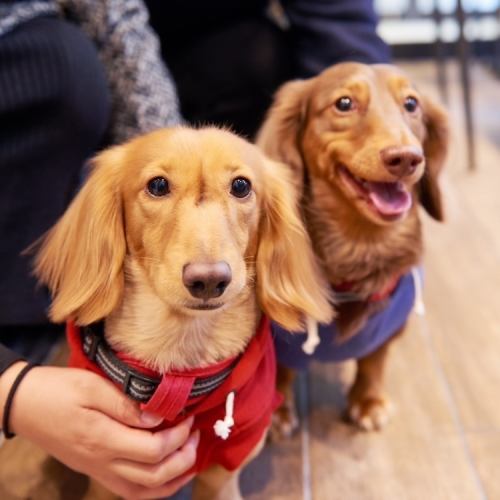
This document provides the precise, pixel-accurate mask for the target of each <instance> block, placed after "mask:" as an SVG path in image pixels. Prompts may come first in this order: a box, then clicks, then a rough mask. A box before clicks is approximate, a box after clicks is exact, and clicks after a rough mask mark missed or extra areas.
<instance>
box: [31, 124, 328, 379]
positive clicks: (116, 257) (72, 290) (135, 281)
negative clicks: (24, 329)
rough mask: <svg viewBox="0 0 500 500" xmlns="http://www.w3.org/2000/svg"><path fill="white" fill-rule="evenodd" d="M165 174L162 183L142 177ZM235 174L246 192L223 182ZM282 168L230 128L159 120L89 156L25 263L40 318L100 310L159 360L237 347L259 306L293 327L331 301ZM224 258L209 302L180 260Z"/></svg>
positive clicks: (97, 315)
mask: <svg viewBox="0 0 500 500" xmlns="http://www.w3.org/2000/svg"><path fill="white" fill-rule="evenodd" d="M157 176H164V177H166V178H167V179H168V181H169V184H170V193H169V194H168V195H167V196H165V197H162V198H154V197H152V196H150V195H149V194H148V193H147V192H146V190H145V186H146V184H147V182H148V181H149V180H150V179H152V178H154V177H157ZM238 176H243V177H246V178H248V179H249V180H250V181H251V183H252V189H253V192H252V193H251V195H250V196H248V197H247V198H245V199H238V198H235V197H234V196H231V194H230V184H231V180H232V179H234V178H235V177H238ZM288 178H289V174H288V172H287V169H286V168H285V167H283V166H281V165H279V164H278V163H275V162H271V161H269V160H267V159H266V158H265V157H264V156H263V155H262V154H261V153H260V152H259V151H258V150H257V148H255V147H254V146H252V145H250V144H248V143H247V142H246V141H244V140H243V139H240V138H238V137H236V136H234V135H233V134H231V133H229V132H227V131H222V130H218V129H215V128H207V129H202V130H193V129H189V128H180V127H179V128H175V129H165V130H159V131H156V132H153V133H150V134H148V135H145V136H143V137H140V138H137V139H135V140H133V141H131V142H129V143H127V144H125V145H123V146H118V147H114V148H112V149H110V150H107V151H105V152H103V153H102V154H100V155H99V156H97V158H96V159H95V161H94V169H93V171H92V173H91V175H90V177H89V179H88V180H87V182H86V183H85V185H84V186H83V188H82V189H81V191H80V192H79V194H78V195H77V196H76V198H75V199H74V201H73V202H72V204H71V205H70V207H69V208H68V210H67V212H66V213H65V214H64V216H63V217H62V218H61V219H60V221H59V222H58V223H57V224H56V226H55V227H54V228H53V229H52V230H51V231H50V232H49V233H48V234H47V236H46V237H45V238H44V240H43V243H42V246H41V249H40V252H39V254H38V256H37V259H36V274H37V276H38V277H39V278H40V280H41V281H42V282H43V283H46V284H47V285H48V286H49V288H50V289H51V290H52V292H53V304H52V308H51V311H50V314H51V318H52V319H53V320H54V321H56V322H60V321H65V320H67V319H69V318H72V319H73V320H75V321H76V323H77V324H79V325H86V324H89V323H92V322H94V321H97V320H100V319H103V318H106V337H107V339H108V341H109V342H110V344H111V345H112V346H113V347H115V348H117V349H120V350H123V351H125V352H127V353H129V354H130V355H132V356H134V357H135V358H138V359H140V360H141V361H143V362H145V363H146V364H147V365H149V366H151V367H152V368H154V369H156V370H159V371H165V370H169V369H184V368H191V367H200V366H203V365H207V364H210V363H214V362H217V361H220V360H221V359H225V358H227V357H230V356H234V355H236V354H238V353H240V352H241V351H242V350H243V349H244V347H245V345H246V344H247V343H248V341H249V339H250V337H251V336H252V335H253V333H254V332H255V329H256V325H257V322H258V320H259V315H260V314H259V310H260V308H262V309H263V310H264V312H266V313H267V314H268V315H269V317H270V318H272V319H273V320H275V321H277V322H279V323H281V324H282V325H284V326H285V327H286V328H289V329H291V330H298V329H300V328H301V326H302V323H303V318H304V315H309V316H311V317H313V318H316V319H317V320H319V321H327V320H328V319H329V318H330V316H331V312H330V307H329V303H328V296H327V293H326V292H325V288H324V287H322V286H321V285H320V284H321V279H320V273H319V271H318V269H317V266H316V264H315V262H314V256H313V254H312V251H311V250H310V243H309V239H308V237H307V234H306V232H305V230H304V228H303V225H302V222H301V219H300V216H299V212H298V208H297V195H296V193H295V191H294V190H293V189H292V188H291V187H290V182H289V181H288ZM217 261H226V262H227V263H228V264H229V266H230V268H231V270H232V281H231V283H230V284H229V286H228V287H227V289H226V290H225V292H224V294H223V295H222V296H221V297H220V299H217V302H220V303H221V304H220V305H221V307H220V308H218V309H216V310H213V311H207V310H203V311H199V310H193V309H191V308H190V306H191V305H192V303H193V302H196V299H194V298H193V297H192V296H191V295H190V294H189V293H188V290H187V289H186V288H185V287H184V285H183V283H182V270H183V267H184V266H185V265H186V264H188V263H190V262H217Z"/></svg>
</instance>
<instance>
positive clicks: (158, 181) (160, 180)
mask: <svg viewBox="0 0 500 500" xmlns="http://www.w3.org/2000/svg"><path fill="white" fill-rule="evenodd" d="M147 190H148V193H149V194H150V195H152V196H156V197H159V196H165V195H166V194H168V193H169V192H170V186H169V185H168V181H167V179H165V177H155V178H154V179H151V180H150V181H149V182H148V185H147Z"/></svg>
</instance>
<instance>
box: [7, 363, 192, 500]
mask: <svg viewBox="0 0 500 500" xmlns="http://www.w3.org/2000/svg"><path fill="white" fill-rule="evenodd" d="M24 365H25V362H23V361H20V362H17V363H14V364H13V365H11V367H10V368H9V369H7V370H6V371H5V372H4V374H3V375H2V376H1V377H0V412H1V413H3V409H4V405H5V400H6V398H7V394H8V392H9V389H10V387H11V386H12V384H13V382H14V380H15V378H16V377H17V375H18V374H19V372H20V371H21V370H22V369H23V367H24ZM1 413H0V417H2V416H3V415H2V414H1ZM158 423H159V420H158V418H156V417H153V416H152V415H144V414H142V413H141V412H140V410H139V408H138V406H137V405H136V404H135V403H133V402H132V401H131V400H130V399H128V398H127V397H126V396H125V395H124V394H122V393H120V391H119V390H118V389H117V388H116V387H114V386H113V385H112V384H111V383H110V382H109V381H107V380H105V379H103V378H101V377H99V376H98V375H95V374H93V373H90V372H87V371H83V370H79V369H74V368H55V367H35V368H33V369H32V370H31V371H29V372H28V373H27V375H26V376H25V377H24V378H23V379H22V381H21V383H20V385H19V387H18V389H17V391H16V393H15V395H14V399H13V405H12V408H11V412H10V418H9V429H10V430H11V431H12V432H14V433H16V434H18V435H19V436H22V437H24V438H26V439H28V440H30V441H32V442H33V443H35V444H37V445H38V446H40V447H41V448H43V449H44V450H46V451H47V452H48V453H49V454H51V455H53V456H54V457H55V458H57V459H58V460H60V461H61V462H63V463H65V464H66V465H68V466H69V467H71V468H72V469H75V470H77V471H79V472H83V473H85V474H87V475H89V476H91V477H93V478H95V479H97V481H98V482H100V483H102V484H103V485H104V486H106V487H107V488H108V489H110V490H111V491H113V492H114V493H116V494H119V495H121V496H123V497H125V498H129V497H133V498H158V497H162V496H166V495H170V494H172V493H174V492H175V491H177V490H178V489H179V488H180V487H181V486H182V485H183V484H184V483H186V482H187V481H188V480H189V479H190V476H187V475H186V472H187V471H189V470H190V469H191V467H192V466H193V464H194V461H195V457H196V446H197V440H198V434H197V433H194V434H191V435H190V427H191V423H192V421H190V420H187V421H184V422H183V423H181V424H179V425H178V426H177V427H174V428H171V429H166V430H163V431H159V432H151V431H149V430H148V428H153V427H155V426H157V425H158Z"/></svg>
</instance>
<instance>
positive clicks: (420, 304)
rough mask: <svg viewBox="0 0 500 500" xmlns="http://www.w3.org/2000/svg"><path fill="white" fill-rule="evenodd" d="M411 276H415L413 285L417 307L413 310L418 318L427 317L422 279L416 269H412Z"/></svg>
mask: <svg viewBox="0 0 500 500" xmlns="http://www.w3.org/2000/svg"><path fill="white" fill-rule="evenodd" d="M411 275H412V276H413V284H414V286H415V305H414V306H413V310H414V311H415V314H417V315H418V316H425V304H424V297H423V293H422V278H421V277H420V273H419V272H418V269H417V268H416V267H414V268H412V270H411Z"/></svg>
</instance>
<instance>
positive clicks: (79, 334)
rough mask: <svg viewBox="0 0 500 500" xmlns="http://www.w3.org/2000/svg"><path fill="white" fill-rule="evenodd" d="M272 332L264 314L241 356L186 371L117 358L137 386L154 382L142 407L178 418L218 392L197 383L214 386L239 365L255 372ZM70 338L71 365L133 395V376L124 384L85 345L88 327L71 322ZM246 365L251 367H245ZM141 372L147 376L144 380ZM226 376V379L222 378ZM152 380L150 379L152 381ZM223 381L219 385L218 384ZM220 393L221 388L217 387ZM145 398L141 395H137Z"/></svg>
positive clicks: (121, 355)
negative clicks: (156, 368)
mask: <svg viewBox="0 0 500 500" xmlns="http://www.w3.org/2000/svg"><path fill="white" fill-rule="evenodd" d="M268 331H269V320H268V319H267V318H266V317H263V318H262V320H261V322H260V325H259V327H258V329H257V333H256V334H255V335H254V337H253V338H252V340H251V341H250V343H249V344H248V346H247V348H246V350H245V351H244V353H242V354H241V355H240V356H239V357H233V358H229V359H226V360H224V361H221V362H220V363H215V364H212V365H210V366H207V367H204V368H196V369H191V370H185V371H170V372H167V373H164V374H160V373H158V372H155V371H154V370H151V369H149V368H147V367H145V366H143V364H142V363H141V362H139V361H138V360H136V359H134V358H132V357H130V356H127V355H126V354H124V353H121V352H113V354H114V356H115V358H117V359H118V360H119V362H121V363H123V366H122V367H120V366H118V369H120V368H122V369H123V368H127V367H128V368H131V371H132V372H134V371H135V372H136V373H137V374H138V379H137V381H136V385H135V387H136V388H138V387H140V386H141V385H142V386H144V385H145V384H146V385H147V384H148V382H151V381H154V382H156V383H155V384H154V387H153V389H154V390H152V391H150V392H151V393H152V396H150V397H149V396H148V398H145V399H143V403H142V408H143V409H144V410H147V411H150V412H152V413H157V414H161V415H162V416H164V418H166V419H167V420H174V419H175V418H176V417H177V416H178V415H179V414H180V413H181V412H182V411H183V410H184V409H185V408H187V407H191V406H193V405H195V404H197V403H200V402H202V401H203V400H205V399H207V398H208V396H210V395H211V394H212V392H214V391H210V392H204V391H203V390H198V391H195V390H193V389H196V385H195V383H196V382H197V381H198V382H201V384H199V386H201V387H203V385H205V386H206V385H207V384H208V385H210V384H211V383H213V382H224V381H225V379H226V378H228V375H230V374H231V371H232V370H233V368H236V367H239V368H238V373H239V374H241V373H242V372H243V375H244V376H245V377H247V378H249V377H250V376H251V374H252V373H253V370H252V367H254V366H255V363H256V362H258V359H260V357H261V356H262V353H263V350H264V346H265V344H266V333H267V332H268ZM66 332H67V337H68V342H69V345H70V349H71V359H70V365H71V366H75V367H80V368H86V369H90V370H92V371H94V372H96V373H99V374H101V375H104V376H106V377H107V378H109V379H111V380H112V381H113V382H115V383H116V384H117V385H120V386H121V387H122V390H124V392H126V393H127V394H128V395H129V396H130V395H131V393H130V391H129V389H130V385H129V384H130V377H122V379H123V378H125V380H126V382H125V383H123V382H122V379H118V377H117V378H115V377H114V376H113V372H114V371H116V367H113V366H111V365H110V363H106V362H105V361H106V359H105V358H103V359H104V362H99V363H97V362H96V358H95V356H90V359H89V353H88V349H86V345H85V330H84V329H83V328H82V329H80V328H79V327H77V326H76V325H75V324H74V323H72V322H68V324H67V328H66ZM93 350H94V351H96V350H97V351H100V348H99V347H97V348H95V349H93ZM245 366H247V367H248V368H247V369H245ZM141 375H142V376H144V379H142V380H141ZM221 377H222V380H218V379H220V378H221ZM148 379H149V380H148ZM219 385H221V384H217V387H218V386H219ZM215 392H217V389H215ZM135 399H137V400H139V401H141V399H140V398H135Z"/></svg>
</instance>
